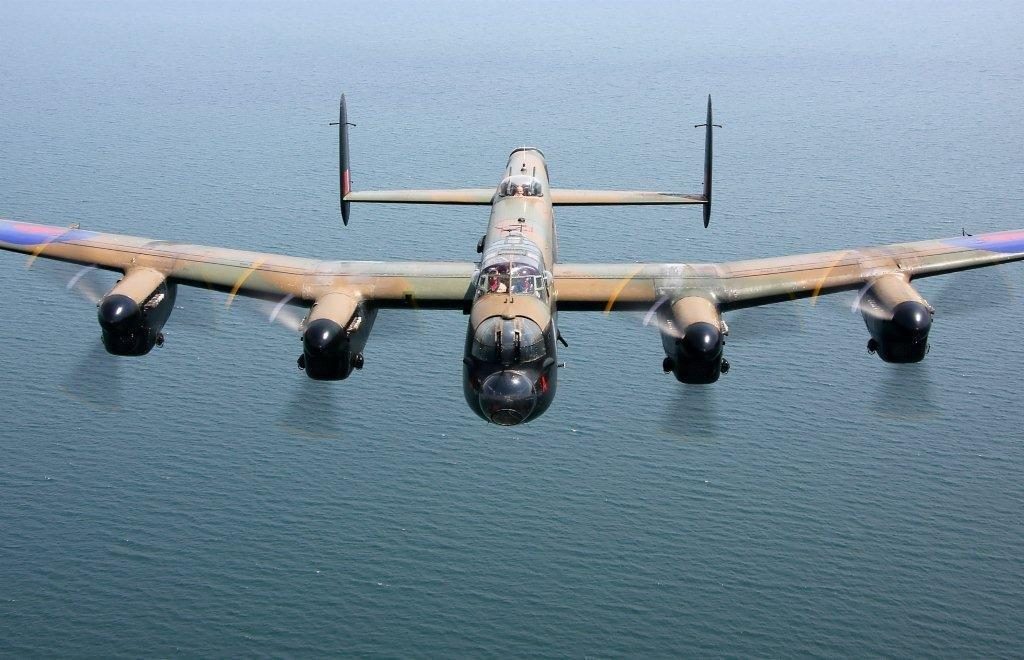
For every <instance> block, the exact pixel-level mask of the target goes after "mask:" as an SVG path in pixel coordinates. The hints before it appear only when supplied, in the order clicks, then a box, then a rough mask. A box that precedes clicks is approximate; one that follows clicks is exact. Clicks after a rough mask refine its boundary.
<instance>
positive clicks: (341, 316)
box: [299, 292, 377, 380]
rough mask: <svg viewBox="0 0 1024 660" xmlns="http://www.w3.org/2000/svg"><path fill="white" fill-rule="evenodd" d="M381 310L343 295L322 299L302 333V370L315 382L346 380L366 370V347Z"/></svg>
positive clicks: (330, 295) (315, 305) (330, 294)
mask: <svg viewBox="0 0 1024 660" xmlns="http://www.w3.org/2000/svg"><path fill="white" fill-rule="evenodd" d="M376 318H377V310H376V309H375V308H373V307H370V306H368V305H366V304H364V303H361V302H360V301H359V300H357V299H356V298H354V297H352V296H350V295H348V294H346V293H341V292H335V293H328V294H326V295H324V296H322V297H321V298H320V299H319V300H317V301H316V303H315V304H314V305H313V308H312V309H311V310H310V311H309V317H308V319H307V321H306V328H305V330H304V331H303V332H302V355H301V356H300V357H299V368H300V369H305V370H306V375H307V376H309V377H310V378H312V379H314V380H343V379H345V378H348V377H349V375H350V374H351V373H352V370H353V369H362V368H363V347H365V346H366V340H367V339H368V338H369V336H370V328H371V327H373V321H374V319H376Z"/></svg>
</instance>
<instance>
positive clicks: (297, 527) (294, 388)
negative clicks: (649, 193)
mask: <svg viewBox="0 0 1024 660" xmlns="http://www.w3.org/2000/svg"><path fill="white" fill-rule="evenodd" d="M1019 9H1020V8H1019V5H1017V4H1016V3H1012V2H1004V3H962V4H959V3H931V2H927V3H926V2H921V3H914V2H906V3H882V2H878V3H857V4H856V5H854V4H853V3H840V2H835V3H806V4H803V5H793V4H791V3H777V4H775V3H768V4H763V3H762V4H753V3H750V4H746V3H739V4H737V3H704V4H700V5H688V6H678V7H674V8H663V7H662V6H660V4H653V3H652V4H648V5H643V6H633V5H618V4H610V3H609V4H605V3H578V4H569V3H533V2H522V3H514V4H510V3H496V4H490V5H483V4H477V3H469V2H466V3H448V2H433V3H429V4H424V5H419V6H416V7H410V6H407V5H406V4H404V3H360V4H351V5H336V4H334V3H322V4H317V3H303V4H297V5H295V6H291V5H277V4H268V3H191V2H189V3H186V2H174V3H163V4H157V3H146V4H143V3H102V4H99V3H97V4H88V5H86V4H82V3H29V2H11V1H10V0H8V1H6V2H3V3H2V4H0V22H2V24H3V29H2V35H0V83H2V84H0V216H2V217H6V218H15V219H25V220H35V221H42V222H49V223H52V224H68V223H72V222H79V223H81V225H82V226H83V227H84V228H87V229H93V230H101V231H112V232H124V233H130V234H136V235H143V236H152V237H159V238H168V239H179V240H190V241H194V242H197V243H207V244H212V245H224V246H232V247H240V248H245V249H254V250H261V251H275V252H283V253H288V254H295V255H302V256H312V257H321V258H330V259H350V258H351V259H399V258H408V259H453V260H467V259H471V258H474V252H473V247H474V245H475V244H476V240H477V238H478V236H479V234H480V233H481V231H482V229H483V226H484V223H485V221H486V214H485V213H484V211H482V210H480V209H474V208H458V207H454V208H440V207H419V208H417V207H404V208H403V207H388V206H373V207H356V208H355V209H354V214H353V216H354V218H353V223H352V225H351V226H350V227H348V228H342V227H341V223H340V219H339V218H338V211H337V200H336V194H337V188H336V186H337V183H336V138H335V136H336V133H335V129H333V128H331V127H329V126H327V123H328V122H329V121H332V120H333V119H334V116H335V113H336V102H337V96H338V94H339V92H340V91H342V90H345V91H346V92H347V93H348V94H349V99H350V112H351V118H352V121H354V122H356V123H357V124H358V127H357V128H356V129H354V130H353V133H352V144H353V178H354V183H355V186H356V187H357V188H364V189H367V188H401V187H446V186H488V185H493V184H495V183H496V182H497V180H498V178H499V177H500V174H501V168H502V166H503V164H504V162H505V157H506V155H507V154H508V152H509V151H510V150H511V149H512V148H514V147H516V146H518V145H521V144H523V143H529V144H532V145H536V146H538V147H540V148H542V149H543V150H544V152H545V153H546V154H547V156H548V161H549V163H550V165H551V170H552V177H553V183H554V185H556V186H559V185H560V186H565V187H573V186H577V187H626V188H629V187H643V188H646V187H650V188H654V189H681V190H684V191H696V190H698V189H699V185H700V181H701V171H700V169H701V168H700V159H701V132H700V131H696V130H694V129H693V128H692V125H693V124H695V123H699V122H701V121H702V120H703V109H704V105H703V104H704V99H705V95H706V94H707V93H711V94H713V95H714V100H715V107H716V110H717V115H716V118H717V119H718V120H719V121H720V122H721V123H723V124H724V125H725V128H723V129H722V130H721V131H720V132H719V133H718V142H717V143H716V147H717V148H716V188H715V192H716V205H715V211H714V215H713V218H712V225H711V228H710V229H709V230H704V229H702V228H701V227H700V219H699V213H698V212H695V211H694V210H693V209H684V210H678V209H666V208H650V209H643V208H640V209H626V208H605V209H601V208H595V209H566V210H563V211H560V212H559V214H558V222H559V231H560V234H559V246H560V249H561V258H562V259H563V260H565V261H601V260H605V261H633V260H650V261H718V260H728V259H736V258H747V257H756V256H774V255H779V254H786V253H792V252H804V251H817V250H823V249H834V248H842V247H854V246H859V245H871V244H879V243H888V242H896V241H904V240H913V239H918V238H931V237H943V236H951V235H956V234H959V233H960V231H961V228H966V229H967V231H971V232H981V231H987V230H997V229H1009V228H1018V227H1022V226H1024V216H1022V214H1021V211H1020V209H1021V208H1022V206H1024V193H1022V189H1024V165H1022V159H1021V145H1022V144H1024V129H1022V126H1024V84H1022V82H1021V74H1020V70H1021V64H1022V60H1024V46H1022V45H1021V44H1024V23H1022V22H1021V21H1020V11H1019ZM0 257H2V258H0V277H2V281H3V286H2V287H0V309H2V310H3V313H2V314H0V373H2V374H3V375H4V376H5V377H4V378H3V379H2V382H0V419H2V426H3V428H2V430H0V457H2V458H0V655H10V656H26V655H90V656H105V657H109V656H139V655H147V656H167V655H178V654H181V655H212V656H224V655H243V654H244V655H251V654H257V653H258V654H265V655H270V656H285V655H322V654H344V655H393V656H434V657H438V656H442V657H443V656H465V655H472V656H500V657H505V656H521V655H551V656H585V655H591V656H593V655H597V656H610V655H633V656H667V655H681V654H686V655H732V656H782V655H794V654H815V655H830V656H834V655H856V656H861V655H894V656H900V655H936V656H951V657H962V656H965V655H970V656H1012V655H1019V654H1020V653H1021V650H1022V649H1024V626H1022V625H1021V616H1020V612H1021V611H1024V562H1022V560H1021V556H1020V548H1021V547H1022V544H1024V520H1022V504H1024V486H1022V485H1021V484H1022V479H1021V475H1022V473H1024V444H1022V435H1024V434H1022V431H1021V423H1020V411H1021V409H1022V404H1024V394H1022V393H1021V390H1020V382H1021V378H1020V374H1021V371H1022V367H1024V351H1022V349H1021V332H1020V327H1021V325H1022V322H1024V300H1022V296H1021V294H1022V291H1024V289H1022V286H1021V285H1022V275H1024V270H1022V267H1021V266H1019V265H1016V266H1015V265H1011V266H1005V267H1000V268H995V269H986V270H983V271H976V272H972V273H968V274H964V275H959V276H955V277H952V278H945V279H934V280H929V281H922V282H921V284H920V289H921V291H922V292H923V294H924V295H925V296H926V297H927V298H929V300H930V301H931V302H932V303H933V304H934V305H935V306H936V307H937V308H938V313H937V315H936V326H935V329H934V330H933V333H932V351H931V354H930V355H929V357H928V359H927V360H926V362H924V363H922V364H920V365H911V366H893V365H886V364H883V363H882V362H881V361H879V360H878V359H877V358H874V357H871V356H869V355H868V354H867V353H866V351H865V350H864V345H865V343H866V341H867V334H866V331H865V329H864V325H863V322H862V321H861V320H860V318H858V317H857V316H856V315H855V314H852V313H850V311H849V309H848V307H847V305H848V300H845V299H844V300H839V301H830V300H821V301H819V302H818V303H817V304H815V305H812V304H810V303H808V302H802V303H791V304H788V305H781V306H778V307H774V308H769V309H764V310H760V311H753V312H744V313H743V314H737V315H734V316H732V317H730V318H729V321H730V324H731V326H732V330H733V334H732V337H731V339H730V342H729V344H728V346H727V354H728V356H729V358H730V360H731V361H732V363H733V367H734V368H733V371H732V372H731V373H730V374H729V375H728V376H727V377H725V378H723V379H722V381H721V382H720V383H718V384H717V385H715V386H714V387H710V388H694V389H686V388H684V387H682V386H681V385H680V384H678V383H676V382H675V381H674V380H672V379H671V378H670V377H666V376H664V375H663V374H662V373H661V369H660V362H661V357H662V354H661V347H660V341H659V339H658V336H657V333H656V332H655V331H654V330H653V329H651V328H644V327H642V325H641V322H640V318H639V317H638V316H637V317H634V316H631V315H625V316H604V315H601V314H568V313H567V314H564V315H563V316H562V317H561V319H560V320H561V326H562V328H561V329H562V332H563V333H564V334H565V336H566V338H567V339H568V341H569V343H570V345H571V347H570V348H569V349H567V350H564V351H563V352H562V356H561V357H563V358H564V359H565V360H566V361H567V363H568V366H567V368H566V369H565V370H563V372H562V373H561V376H560V388H559V394H558V398H557V400H556V402H555V405H554V406H553V407H552V408H551V409H550V410H549V411H548V412H547V413H546V414H545V415H544V416H543V417H542V418H540V419H539V420H537V421H536V422H534V423H531V424H530V425H528V426H526V427H522V428H514V429H501V428H495V427H493V426H489V425H486V424H484V423H483V422H481V421H480V420H479V419H477V418H476V417H475V416H473V415H472V413H471V412H470V411H469V409H468V408H467V407H466V405H465V403H464V401H463V399H462V393H461V385H460V381H459V375H460V370H461V363H460V361H461V350H462V341H463V333H464V328H465V322H466V321H465V318H464V317H462V316H461V315H459V314H457V313H455V314H452V313H441V312H420V313H413V314H401V313H389V314H382V316H381V318H380V319H379V321H378V326H377V327H375V330H374V336H373V337H372V338H371V342H370V344H369V347H368V348H367V351H366V363H367V366H366V369H365V370H364V371H362V372H361V373H358V374H356V375H355V376H354V377H353V378H352V379H351V380H349V381H346V382H343V383H335V384H330V385H323V384H318V383H312V382H310V381H308V380H306V379H305V377H304V376H303V375H302V374H301V372H299V371H298V370H297V369H295V366H294V360H295V358H296V357H297V355H298V353H299V343H298V342H297V341H296V340H295V337H294V336H293V335H292V334H290V333H289V332H288V331H286V330H284V329H282V328H279V327H277V326H270V325H267V324H266V322H265V320H264V319H263V318H262V317H261V316H260V310H259V309H257V308H256V307H255V306H253V305H252V304H251V303H249V304H247V303H246V302H245V301H238V302H236V304H235V305H234V306H232V307H231V308H230V309H227V308H226V307H225V299H224V297H223V296H219V295H212V296H211V295H209V294H207V293H206V292H201V291H199V292H192V291H183V292H182V293H181V295H180V296H179V307H180V309H179V310H177V311H176V312H175V315H174V316H172V319H171V322H170V324H169V325H168V328H167V332H166V334H167V345H166V346H165V347H164V348H163V349H162V350H157V351H155V352H154V353H153V354H151V355H150V356H147V357H146V358H144V359H114V358H110V359H105V358H104V356H103V354H102V353H101V351H100V349H99V348H98V347H99V342H98V333H99V330H98V328H97V326H96V324H95V312H94V310H93V308H92V306H91V305H90V304H89V303H87V302H84V301H82V300H80V299H79V298H77V297H76V296H75V295H73V294H71V293H68V292H65V291H64V290H63V289H62V281H66V279H67V278H68V277H70V275H72V274H73V273H74V269H64V270H61V269H59V268H48V267H46V265H44V264H41V263H40V264H36V265H35V266H34V267H33V268H32V269H31V270H26V268H25V259H24V258H23V257H20V256H17V255H10V254H7V255H0ZM107 284H110V281H109V279H108V281H107Z"/></svg>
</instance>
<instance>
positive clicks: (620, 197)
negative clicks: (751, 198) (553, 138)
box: [551, 188, 708, 206]
mask: <svg viewBox="0 0 1024 660" xmlns="http://www.w3.org/2000/svg"><path fill="white" fill-rule="evenodd" d="M707 203H708V200H707V198H706V197H704V196H703V195H684V194H682V193H668V192H650V191H647V190H579V189H572V188H561V189H559V188H552V189H551V204H552V205H554V206H615V205H622V204H648V205H660V204H707Z"/></svg>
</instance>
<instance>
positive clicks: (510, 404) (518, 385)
mask: <svg viewBox="0 0 1024 660" xmlns="http://www.w3.org/2000/svg"><path fill="white" fill-rule="evenodd" d="M536 406H537V393H536V392H534V390H533V383H531V382H530V380H529V379H528V378H527V377H526V376H525V375H523V374H521V373H519V372H518V371H499V372H498V373H494V374H491V375H490V376H488V377H487V378H486V380H484V382H483V383H482V384H481V385H480V409H481V410H482V411H483V412H484V414H486V415H487V416H488V417H489V418H490V420H491V421H492V422H494V423H495V424H498V425H500V426H515V425H516V424H521V423H522V422H525V421H526V420H527V418H529V416H530V414H531V413H532V412H533V409H534V408H535V407H536Z"/></svg>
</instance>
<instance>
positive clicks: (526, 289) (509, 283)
mask: <svg viewBox="0 0 1024 660" xmlns="http://www.w3.org/2000/svg"><path fill="white" fill-rule="evenodd" d="M509 292H511V293H513V294H519V295H532V296H537V297H538V298H542V299H546V298H547V293H548V291H547V280H546V279H545V278H544V274H543V273H542V272H541V271H540V270H539V269H538V268H537V267H535V266H533V265H531V264H524V263H517V262H512V263H501V264H494V265H492V266H488V267H486V268H484V269H483V270H482V271H480V276H479V278H478V279H477V295H483V294H485V293H509Z"/></svg>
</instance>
